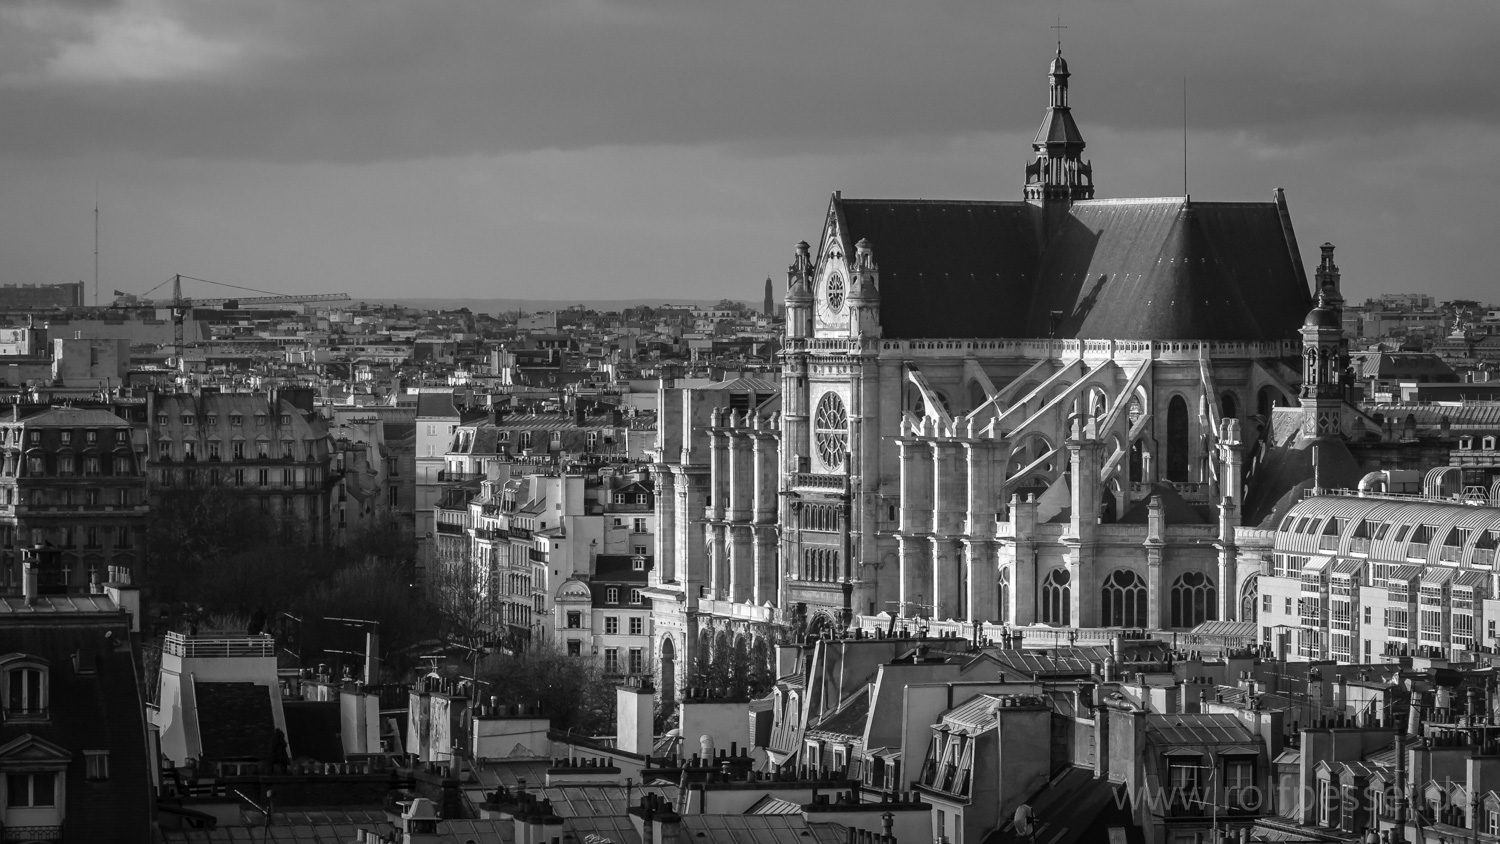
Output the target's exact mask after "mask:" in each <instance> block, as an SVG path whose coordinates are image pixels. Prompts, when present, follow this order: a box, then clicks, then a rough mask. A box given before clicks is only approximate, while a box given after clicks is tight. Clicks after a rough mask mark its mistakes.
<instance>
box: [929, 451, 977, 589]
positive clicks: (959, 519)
mask: <svg viewBox="0 0 1500 844" xmlns="http://www.w3.org/2000/svg"><path fill="white" fill-rule="evenodd" d="M961 466H962V464H961V463H960V461H959V445H958V443H956V442H954V441H953V440H951V439H941V440H934V441H933V442H932V473H933V477H932V489H933V496H932V502H933V503H932V533H933V537H932V600H931V602H930V603H931V604H932V606H933V609H932V614H933V617H934V618H961V617H962V616H963V612H964V600H963V595H964V593H966V592H967V591H968V590H967V589H965V588H964V586H963V581H964V579H965V577H964V575H965V574H966V571H965V569H964V566H963V563H962V556H961V555H960V552H959V538H960V536H961V535H962V533H963V527H964V521H965V519H964V514H965V501H966V498H967V485H966V483H965V481H964V476H963V474H962V468H961Z"/></svg>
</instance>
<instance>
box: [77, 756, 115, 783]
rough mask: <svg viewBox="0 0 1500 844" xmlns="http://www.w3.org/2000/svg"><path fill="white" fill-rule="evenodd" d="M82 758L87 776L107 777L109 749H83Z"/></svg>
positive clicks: (92, 778)
mask: <svg viewBox="0 0 1500 844" xmlns="http://www.w3.org/2000/svg"><path fill="white" fill-rule="evenodd" d="M83 760H84V764H85V766H86V772H87V776H88V778H89V779H90V780H95V781H98V780H107V779H109V751H108V750H85V751H84V752H83Z"/></svg>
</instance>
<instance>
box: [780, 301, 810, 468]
mask: <svg viewBox="0 0 1500 844" xmlns="http://www.w3.org/2000/svg"><path fill="white" fill-rule="evenodd" d="M788 319H790V317H788ZM807 432H808V419H807V355H806V354H804V353H791V354H788V355H787V360H786V368H785V369H784V370H783V372H782V375H781V469H782V471H783V472H785V473H787V474H792V473H795V472H800V471H802V464H803V462H804V459H805V458H806V457H807V455H808V447H809V438H808V435H807Z"/></svg>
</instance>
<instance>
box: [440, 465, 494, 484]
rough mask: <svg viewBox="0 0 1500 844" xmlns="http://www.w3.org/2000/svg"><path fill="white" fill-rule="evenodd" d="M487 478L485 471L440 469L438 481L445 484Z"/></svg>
mask: <svg viewBox="0 0 1500 844" xmlns="http://www.w3.org/2000/svg"><path fill="white" fill-rule="evenodd" d="M484 478H485V474H484V473H483V472H452V471H449V470H447V469H441V470H439V471H438V481H439V482H441V483H445V484H459V483H464V482H465V481H482V480H484Z"/></svg>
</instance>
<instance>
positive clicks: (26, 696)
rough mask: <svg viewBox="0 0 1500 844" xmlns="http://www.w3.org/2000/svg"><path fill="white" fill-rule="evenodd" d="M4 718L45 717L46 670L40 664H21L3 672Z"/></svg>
mask: <svg viewBox="0 0 1500 844" xmlns="http://www.w3.org/2000/svg"><path fill="white" fill-rule="evenodd" d="M4 679H5V717H6V719H7V720H14V719H18V718H46V717H47V668H46V666H44V665H42V664H41V663H36V662H21V663H20V664H18V665H15V666H13V667H11V668H7V669H6V671H5V678H4Z"/></svg>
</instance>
